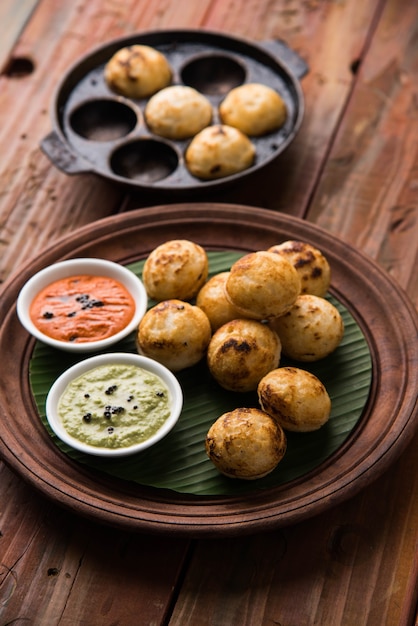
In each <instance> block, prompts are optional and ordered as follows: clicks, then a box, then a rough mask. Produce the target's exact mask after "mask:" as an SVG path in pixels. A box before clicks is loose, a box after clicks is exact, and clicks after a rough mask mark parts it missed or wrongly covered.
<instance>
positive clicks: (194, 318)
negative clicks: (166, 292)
mask: <svg viewBox="0 0 418 626" xmlns="http://www.w3.org/2000/svg"><path fill="white" fill-rule="evenodd" d="M210 338H211V328H210V323H209V320H208V318H207V316H206V315H205V313H203V311H202V310H201V309H199V307H197V306H194V305H192V304H190V303H188V302H182V301H181V300H165V301H164V302H160V303H159V304H157V305H156V306H154V307H152V308H151V309H149V311H147V313H145V315H144V317H143V318H142V320H141V322H140V323H139V327H138V332H137V342H136V343H137V349H138V352H139V354H142V355H144V356H148V357H150V358H151V359H155V360H156V361H158V362H159V363H162V364H163V365H165V366H166V367H168V369H170V370H171V371H173V372H178V371H180V370H182V369H185V368H186V367H190V366H192V365H195V364H196V363H198V362H199V361H200V360H201V359H202V358H203V357H204V356H205V354H206V349H207V347H208V344H209V341H210Z"/></svg>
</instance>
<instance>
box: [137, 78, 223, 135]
mask: <svg viewBox="0 0 418 626" xmlns="http://www.w3.org/2000/svg"><path fill="white" fill-rule="evenodd" d="M145 121H146V123H147V125H148V127H149V129H150V130H151V132H153V133H155V134H156V135H159V136H161V137H167V138H168V139H178V140H181V139H187V138H188V137H193V135H196V134H197V133H198V132H200V131H201V130H202V129H203V128H205V127H206V126H208V125H209V124H210V123H211V121H212V105H211V104H210V102H209V100H208V99H207V98H206V97H205V96H204V95H203V94H201V93H199V92H198V91H196V89H193V88H192V87H187V86H185V85H172V86H171V87H166V88H165V89H161V91H159V92H158V93H156V94H155V95H154V96H152V98H151V99H150V100H149V101H148V104H147V106H146V107H145Z"/></svg>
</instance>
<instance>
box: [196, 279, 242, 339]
mask: <svg viewBox="0 0 418 626" xmlns="http://www.w3.org/2000/svg"><path fill="white" fill-rule="evenodd" d="M228 276H229V272H220V273H219V274H215V275H214V276H212V277H211V278H210V279H209V280H208V281H207V283H205V284H204V285H203V287H202V288H201V290H200V291H199V293H198V294H197V296H196V304H197V306H198V307H200V308H201V309H202V311H204V312H205V313H206V315H207V316H208V318H209V321H210V325H211V326H212V331H213V332H215V331H216V330H218V328H220V327H221V326H223V325H224V324H226V323H227V322H230V321H231V320H233V319H236V318H239V317H241V313H240V312H239V311H238V309H237V308H236V307H234V305H233V304H231V303H230V302H229V300H228V299H227V297H226V296H225V282H226V280H227V278H228Z"/></svg>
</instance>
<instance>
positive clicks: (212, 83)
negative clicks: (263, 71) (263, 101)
mask: <svg viewBox="0 0 418 626" xmlns="http://www.w3.org/2000/svg"><path fill="white" fill-rule="evenodd" d="M180 73H181V78H182V80H183V82H184V84H185V85H188V86H189V87H194V88H195V89H197V90H198V91H200V92H201V93H204V94H206V95H211V96H219V95H224V94H226V93H228V91H230V90H231V89H233V88H234V87H238V85H242V83H243V82H244V81H245V78H246V69H245V66H244V65H243V64H242V63H241V62H239V61H238V60H237V59H235V58H233V57H231V56H229V55H226V54H202V55H199V56H195V57H194V58H192V59H191V60H190V61H189V62H188V63H186V64H185V65H184V66H183V68H182V69H181V72H180Z"/></svg>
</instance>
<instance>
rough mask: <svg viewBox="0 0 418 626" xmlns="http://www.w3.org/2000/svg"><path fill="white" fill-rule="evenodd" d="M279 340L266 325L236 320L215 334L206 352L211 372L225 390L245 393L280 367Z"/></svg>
mask: <svg viewBox="0 0 418 626" xmlns="http://www.w3.org/2000/svg"><path fill="white" fill-rule="evenodd" d="M280 354H281V346H280V340H279V338H278V336H277V334H276V333H275V332H273V331H272V330H271V329H270V328H269V327H268V326H267V325H266V324H262V323H261V322H258V321H256V320H248V319H247V320H246V319H234V320H232V321H230V322H227V323H226V324H224V325H223V326H221V327H220V328H218V330H217V331H216V332H215V333H214V334H213V336H212V339H211V340H210V342H209V346H208V351H207V363H208V367H209V371H210V373H211V374H212V376H213V377H214V378H215V380H216V381H217V382H218V384H219V385H221V387H223V388H224V389H229V390H230V391H237V392H245V391H252V390H255V389H256V388H257V384H258V382H259V381H260V379H261V378H262V377H263V376H264V374H266V373H267V372H269V371H270V370H272V369H274V368H275V367H277V366H278V364H279V361H280Z"/></svg>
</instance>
